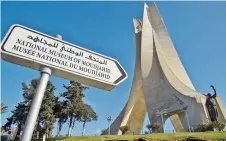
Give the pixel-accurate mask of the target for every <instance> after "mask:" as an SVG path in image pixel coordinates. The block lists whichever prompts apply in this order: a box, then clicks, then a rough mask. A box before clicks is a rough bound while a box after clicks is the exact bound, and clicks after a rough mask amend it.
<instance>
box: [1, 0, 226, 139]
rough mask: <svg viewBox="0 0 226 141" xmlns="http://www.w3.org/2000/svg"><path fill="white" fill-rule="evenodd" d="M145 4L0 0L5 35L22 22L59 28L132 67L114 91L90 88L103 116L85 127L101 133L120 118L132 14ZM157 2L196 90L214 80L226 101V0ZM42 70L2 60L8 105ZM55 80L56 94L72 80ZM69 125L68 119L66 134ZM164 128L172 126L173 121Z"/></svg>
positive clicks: (130, 60) (131, 47)
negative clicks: (114, 119)
mask: <svg viewBox="0 0 226 141" xmlns="http://www.w3.org/2000/svg"><path fill="white" fill-rule="evenodd" d="M143 4H144V3H143V2H2V5H1V39H3V37H4V36H5V34H6V32H7V31H8V29H9V27H10V26H11V25H12V24H21V25H24V26H27V27H30V28H32V29H35V30H38V31H40V32H43V33H46V34H48V35H51V36H55V35H56V34H61V35H62V37H63V40H65V41H68V42H70V43H73V44H76V45H79V46H82V47H85V48H87V49H90V50H93V51H96V52H98V53H101V54H104V55H106V56H110V57H112V58H115V59H116V60H118V61H119V62H120V64H121V65H122V66H123V67H124V69H125V70H126V71H127V73H128V76H129V77H128V79H127V80H126V81H124V82H123V83H122V84H120V85H119V86H118V87H116V88H115V89H113V90H112V91H110V92H108V91H104V90H100V89H97V88H90V89H89V90H88V91H86V98H85V101H86V102H87V103H88V104H91V105H92V106H93V108H94V109H95V111H96V112H97V114H98V116H99V119H98V121H96V122H92V123H88V124H87V126H86V133H87V134H89V135H91V134H98V133H99V131H100V130H102V129H105V128H106V127H107V125H108V123H107V120H106V117H107V116H110V115H111V116H113V118H116V117H117V115H118V114H119V113H120V111H121V110H122V108H123V107H124V105H125V103H126V101H127V99H128V96H129V93H130V88H131V85H132V80H133V72H134V66H135V60H134V59H135V35H134V28H133V22H132V19H133V18H139V19H141V18H142V13H143ZM147 4H148V5H151V2H147ZM157 6H158V8H159V11H160V13H161V15H162V18H163V20H164V23H165V25H166V26H167V29H168V31H169V34H170V36H171V38H172V40H173V43H174V45H175V48H176V50H177V52H178V54H179V57H180V59H181V61H182V63H183V64H184V67H185V69H186V71H187V73H188V75H189V76H190V78H191V80H192V82H193V84H194V86H195V88H196V89H197V91H199V92H201V93H207V92H212V90H211V88H210V87H209V85H211V84H212V85H214V86H216V89H217V92H218V95H219V96H221V98H222V100H223V102H224V105H226V63H225V60H226V55H225V53H226V26H225V25H226V16H225V13H226V2H157ZM39 76H40V74H39V72H38V71H34V70H31V69H28V68H24V67H20V66H18V65H14V64H11V63H8V62H5V61H3V60H1V80H2V83H1V98H2V102H3V103H5V104H6V105H7V106H9V111H10V110H13V108H14V106H15V105H16V104H17V103H18V102H19V101H20V100H22V89H21V82H22V81H24V82H26V83H27V84H28V83H29V82H30V80H31V79H32V78H38V77H39ZM51 81H52V82H53V84H54V85H55V86H56V87H57V90H56V91H55V94H56V95H58V93H59V92H63V91H64V89H63V87H62V86H63V84H68V80H65V79H62V78H58V77H55V76H51ZM9 115H10V112H8V113H5V114H3V115H2V117H1V121H2V124H3V123H4V122H5V118H6V117H7V116H9ZM146 124H148V120H147V119H146V121H145V125H146ZM145 125H144V126H145ZM67 127H68V125H67V124H65V125H64V127H63V134H66V133H67ZM75 127H76V128H75V129H74V131H73V135H81V127H82V126H81V123H76V126H75ZM165 128H166V130H172V129H173V127H172V125H171V124H170V122H169V121H167V122H166V125H165ZM145 130H146V129H145V128H144V131H145Z"/></svg>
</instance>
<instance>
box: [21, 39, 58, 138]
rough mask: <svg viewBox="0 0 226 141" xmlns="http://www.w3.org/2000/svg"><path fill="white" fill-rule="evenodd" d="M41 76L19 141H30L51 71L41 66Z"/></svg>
mask: <svg viewBox="0 0 226 141" xmlns="http://www.w3.org/2000/svg"><path fill="white" fill-rule="evenodd" d="M56 38H58V39H62V37H61V36H60V35H57V36H56ZM40 72H41V76H40V81H39V84H38V87H37V89H36V93H35V95H34V98H33V100H32V103H31V108H30V109H29V113H28V116H27V119H26V123H25V128H24V130H23V134H22V137H21V139H20V140H21V141H31V138H32V135H33V132H34V128H35V124H36V120H37V118H38V114H39V110H40V108H41V105H42V100H43V97H44V94H45V90H46V86H47V84H48V81H49V77H50V75H51V73H52V70H51V69H50V68H49V67H45V66H43V67H42V68H41V70H40Z"/></svg>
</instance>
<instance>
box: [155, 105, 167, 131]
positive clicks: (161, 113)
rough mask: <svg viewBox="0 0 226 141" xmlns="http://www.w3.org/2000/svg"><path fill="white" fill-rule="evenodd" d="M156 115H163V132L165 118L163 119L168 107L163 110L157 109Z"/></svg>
mask: <svg viewBox="0 0 226 141" xmlns="http://www.w3.org/2000/svg"><path fill="white" fill-rule="evenodd" d="M156 115H157V116H161V119H162V128H163V132H164V119H163V115H167V111H166V109H163V110H162V111H159V110H156Z"/></svg>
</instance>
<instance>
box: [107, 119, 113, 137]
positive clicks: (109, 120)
mask: <svg viewBox="0 0 226 141" xmlns="http://www.w3.org/2000/svg"><path fill="white" fill-rule="evenodd" d="M107 120H108V135H110V122H111V121H112V120H113V119H112V117H111V116H109V117H107Z"/></svg>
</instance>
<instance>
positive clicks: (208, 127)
mask: <svg viewBox="0 0 226 141" xmlns="http://www.w3.org/2000/svg"><path fill="white" fill-rule="evenodd" d="M197 126H198V127H199V128H200V130H201V131H202V132H205V131H213V130H214V129H216V130H217V131H222V130H223V129H224V127H225V124H223V123H220V122H210V123H200V124H198V125H197Z"/></svg>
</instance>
